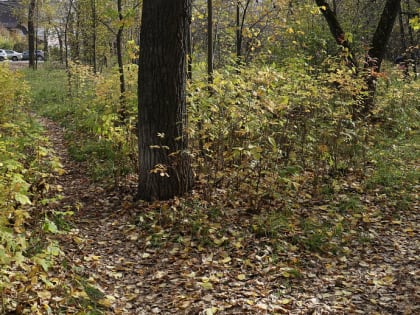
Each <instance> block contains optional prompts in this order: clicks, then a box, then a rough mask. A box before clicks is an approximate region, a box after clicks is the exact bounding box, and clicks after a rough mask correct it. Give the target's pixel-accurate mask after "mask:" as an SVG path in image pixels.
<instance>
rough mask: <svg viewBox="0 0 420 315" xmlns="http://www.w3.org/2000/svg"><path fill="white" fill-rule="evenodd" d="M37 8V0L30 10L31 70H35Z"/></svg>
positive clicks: (31, 2) (32, 0)
mask: <svg viewBox="0 0 420 315" xmlns="http://www.w3.org/2000/svg"><path fill="white" fill-rule="evenodd" d="M35 8H36V0H31V1H30V2H29V10H28V48H29V49H28V50H29V68H33V69H35V40H36V38H35Z"/></svg>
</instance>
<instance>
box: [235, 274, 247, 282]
mask: <svg viewBox="0 0 420 315" xmlns="http://www.w3.org/2000/svg"><path fill="white" fill-rule="evenodd" d="M236 278H237V279H238V280H241V281H242V280H245V279H246V276H245V275H244V274H240V275H238V276H237V277H236Z"/></svg>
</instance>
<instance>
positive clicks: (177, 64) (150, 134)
mask: <svg viewBox="0 0 420 315" xmlns="http://www.w3.org/2000/svg"><path fill="white" fill-rule="evenodd" d="M190 14H191V0H170V1H167V0H144V1H143V11H142V26H141V34H140V47H141V49H140V63H139V111H138V112H139V163H140V165H139V166H140V170H139V185H138V195H137V197H138V198H139V199H143V200H165V199H170V198H172V197H174V196H177V195H181V194H183V193H185V192H187V191H188V190H189V189H190V188H191V186H192V183H193V173H192V170H191V165H190V156H189V154H188V152H187V149H188V141H187V135H186V133H185V131H186V130H185V129H186V124H187V113H186V92H185V89H186V55H187V36H188V28H189V27H190V25H189V19H190Z"/></svg>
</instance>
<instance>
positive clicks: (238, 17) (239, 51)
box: [236, 0, 242, 64]
mask: <svg viewBox="0 0 420 315" xmlns="http://www.w3.org/2000/svg"><path fill="white" fill-rule="evenodd" d="M241 55H242V31H241V1H240V0H238V1H237V2H236V60H237V63H238V64H240V63H241Z"/></svg>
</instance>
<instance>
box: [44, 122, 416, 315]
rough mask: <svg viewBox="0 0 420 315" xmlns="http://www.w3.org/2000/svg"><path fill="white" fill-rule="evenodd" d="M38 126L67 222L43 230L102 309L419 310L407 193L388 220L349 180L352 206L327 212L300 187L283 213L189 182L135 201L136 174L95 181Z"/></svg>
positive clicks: (380, 205)
mask: <svg viewBox="0 0 420 315" xmlns="http://www.w3.org/2000/svg"><path fill="white" fill-rule="evenodd" d="M45 124H46V127H47V128H48V129H49V130H50V132H49V133H50V137H51V140H52V142H53V143H54V144H55V149H56V151H57V152H58V154H59V155H60V157H61V161H62V163H63V165H64V168H65V170H66V173H65V174H63V175H62V176H61V177H60V178H59V179H58V184H59V185H61V186H62V189H63V196H64V198H62V200H60V205H61V207H62V208H64V209H67V208H72V209H75V216H74V218H73V219H72V222H71V224H72V226H73V228H72V229H71V230H70V231H69V232H68V233H67V234H57V235H55V236H54V237H56V238H57V239H58V240H59V241H60V245H61V247H62V250H63V251H64V253H65V257H66V260H67V264H68V266H75V268H77V272H78V274H79V275H80V276H81V277H82V278H83V279H86V280H85V281H86V283H85V286H84V288H85V290H84V291H83V292H82V291H75V292H74V295H75V296H82V297H84V298H89V299H91V300H94V301H95V302H96V303H98V304H99V305H101V306H102V307H103V314H416V313H417V314H418V313H420V306H419V305H420V303H419V301H420V293H419V292H420V288H419V278H420V272H419V270H420V269H419V234H418V230H419V214H418V212H419V211H418V210H419V205H418V203H417V201H415V202H414V203H413V206H412V207H410V208H409V209H408V210H406V211H403V212H400V213H399V214H398V218H396V217H395V210H394V208H393V207H391V206H389V205H388V204H387V201H386V197H385V198H384V196H383V195H381V194H380V193H379V192H377V193H375V192H370V193H365V192H363V191H362V189H361V188H360V186H361V184H360V183H358V182H357V180H353V179H352V180H351V182H352V184H347V182H346V183H343V184H342V186H343V187H346V186H347V187H349V189H351V188H352V187H351V186H352V185H353V186H354V187H356V188H357V190H358V191H360V192H359V195H360V203H361V205H362V206H363V211H361V212H359V213H357V212H351V211H346V209H344V210H343V211H342V212H337V211H332V209H333V206H332V205H334V203H336V204H338V203H339V200H338V199H337V198H339V197H337V198H336V200H326V201H325V202H323V201H319V200H317V199H316V198H313V197H312V196H311V195H310V194H309V193H307V192H305V191H304V189H301V191H302V193H301V195H300V196H298V198H296V199H293V200H292V201H289V202H288V206H289V207H290V208H291V209H292V211H291V214H289V215H287V216H286V219H287V220H276V217H275V216H271V212H270V211H268V210H262V212H261V213H258V214H253V213H249V212H248V211H247V210H246V209H244V208H241V206H240V204H241V203H240V202H237V203H234V202H233V203H232V202H231V203H227V202H224V201H223V200H224V199H223V198H220V199H218V195H217V194H223V191H218V192H217V193H215V195H214V196H213V197H214V202H208V201H204V200H203V199H202V198H201V195H200V190H199V189H198V190H197V191H195V192H193V193H191V194H190V195H189V196H187V197H184V198H180V199H174V200H171V201H168V202H154V203H144V202H134V201H133V199H132V197H131V196H132V193H133V186H134V185H135V180H136V179H135V178H128V179H127V181H126V183H125V184H124V185H125V186H124V189H123V190H122V189H120V190H118V189H114V190H109V189H105V188H103V187H100V186H98V184H96V183H94V182H92V181H91V180H90V179H89V178H88V177H86V172H85V171H84V169H83V165H80V164H76V163H75V162H73V161H71V160H70V159H69V157H68V156H67V153H66V147H65V142H64V140H63V135H62V130H61V129H60V128H59V127H58V126H57V125H55V124H54V123H52V122H50V121H46V122H45ZM133 183H134V184H133ZM130 187H131V189H130ZM354 187H353V188H354ZM130 192H131V193H130ZM415 197H418V196H417V195H416V196H415ZM244 198H246V196H244ZM414 200H417V199H414ZM270 206H271V207H272V206H273V204H271V205H270ZM274 206H278V209H280V210H278V211H279V212H281V211H282V209H283V208H284V207H286V206H285V205H284V202H283V201H282V202H281V203H279V204H277V205H276V204H274ZM334 209H335V208H334ZM302 222H303V223H302ZM323 223H328V224H329V225H325V224H324V225H323ZM268 226H269V228H267V227H268ZM325 226H327V228H325ZM273 231H274V232H273ZM38 297H39V298H40V299H42V300H49V299H50V300H54V299H55V298H56V297H55V296H54V293H53V292H49V291H41V292H39V294H38Z"/></svg>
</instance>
